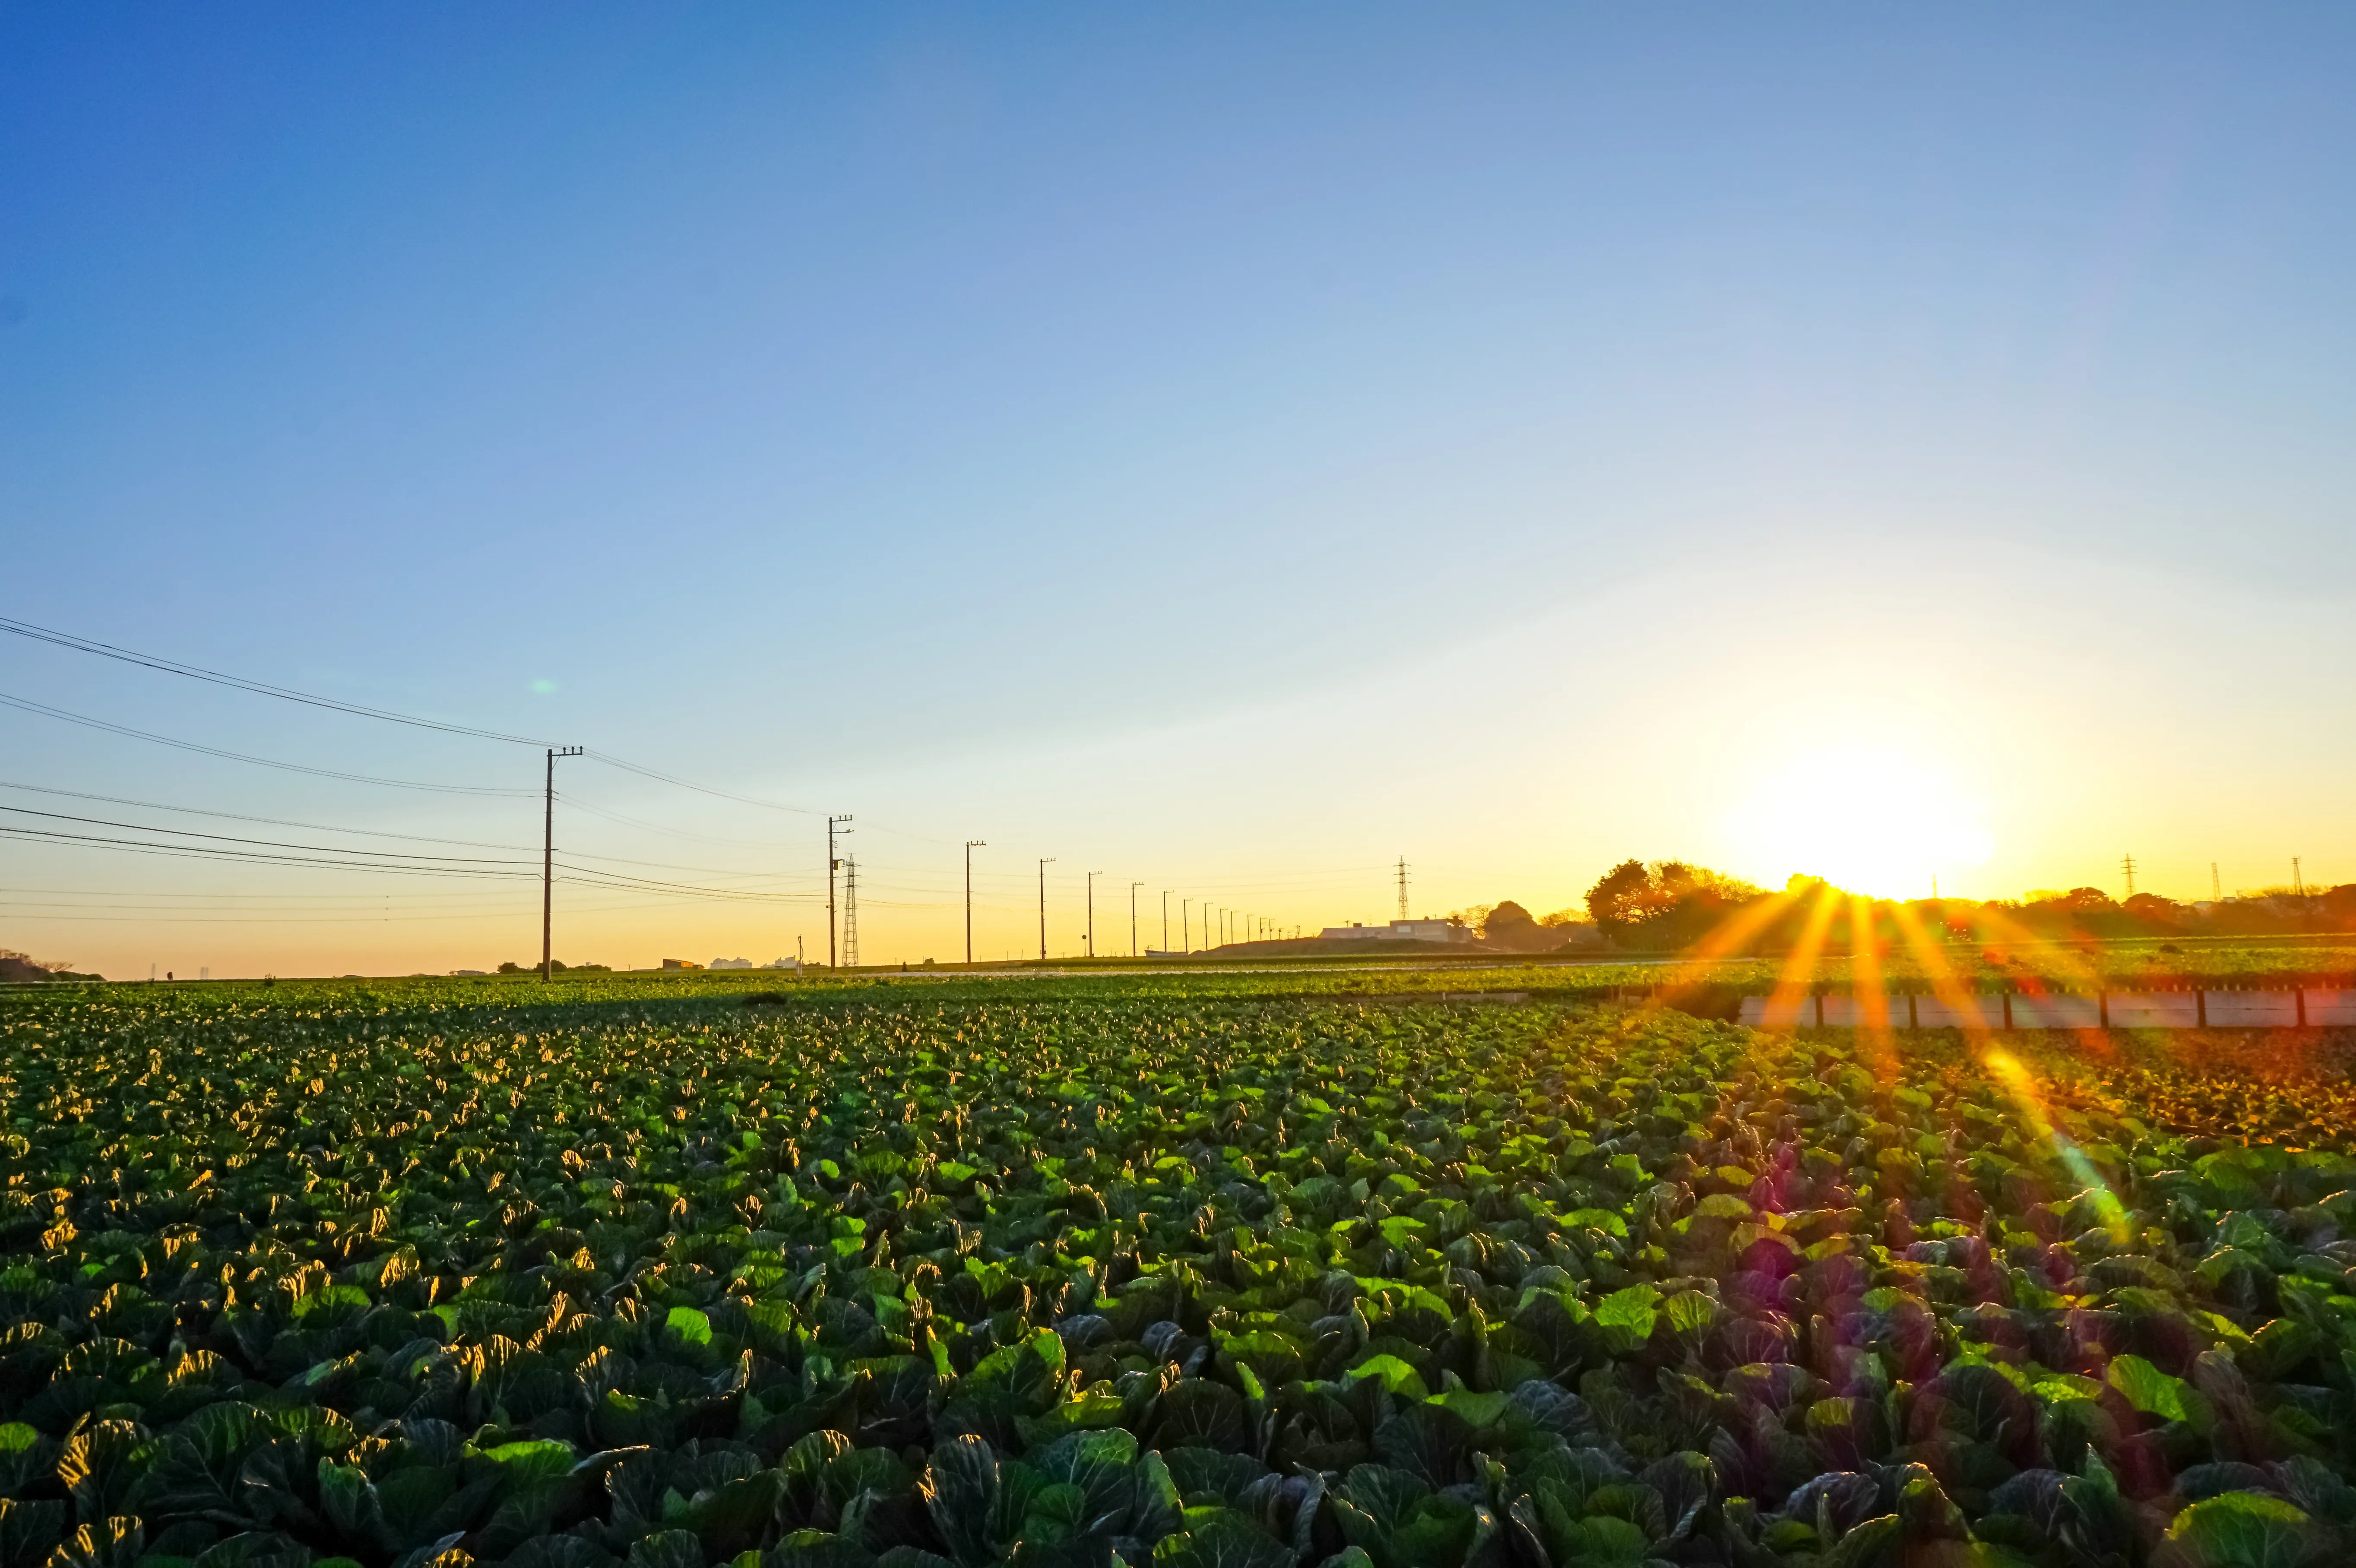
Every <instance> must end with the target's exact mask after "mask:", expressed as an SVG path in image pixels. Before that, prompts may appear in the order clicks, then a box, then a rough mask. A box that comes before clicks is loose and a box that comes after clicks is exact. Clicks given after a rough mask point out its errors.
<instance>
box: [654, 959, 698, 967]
mask: <svg viewBox="0 0 2356 1568" xmlns="http://www.w3.org/2000/svg"><path fill="white" fill-rule="evenodd" d="M662 966H663V967H664V968H666V969H701V968H702V967H703V965H701V964H698V963H695V962H693V961H691V960H690V959H686V958H666V959H664V960H663V961H662Z"/></svg>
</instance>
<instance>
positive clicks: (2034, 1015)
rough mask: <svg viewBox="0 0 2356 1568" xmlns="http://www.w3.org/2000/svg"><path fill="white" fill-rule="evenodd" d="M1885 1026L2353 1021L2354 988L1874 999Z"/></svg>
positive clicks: (1848, 1020) (1841, 1000) (1771, 1012)
mask: <svg viewBox="0 0 2356 1568" xmlns="http://www.w3.org/2000/svg"><path fill="white" fill-rule="evenodd" d="M1880 1002H1881V1007H1880V1008H1879V1010H1880V1011H1881V1012H1882V1014H1883V1016H1884V1017H1885V1018H1886V1019H1887V1021H1888V1024H1889V1027H1890V1028H1891V1029H1991V1030H1993V1029H2299V1028H2310V1029H2313V1028H2321V1027H2324V1026H2326V1025H2356V989H2351V988H2346V987H2322V986H2307V987H2289V988H2286V989H2283V990H2244V989H2226V988H2222V987H2220V988H2217V989H2213V990H2211V989H2194V990H2183V991H2104V992H2098V993H2095V994H2094V995H2092V996H2088V995H2083V994H2081V993H2075V992H2053V993H2048V994H2045V995H2031V994H2029V993H2026V992H2019V991H2011V992H2006V993H2003V994H2000V995H1968V996H1963V997H1957V998H1955V1000H1954V1002H1952V1003H1951V1002H1949V1001H1946V1000H1944V999H1942V998H1940V997H1935V996H1901V995H1895V994H1893V995H1890V996H1888V997H1882V998H1880ZM1873 1010H1875V1009H1872V1008H1869V1007H1868V1006H1866V1005H1865V1004H1864V1003H1863V1002H1861V1001H1860V999H1859V998H1858V997H1853V996H1849V995H1847V994H1846V993H1838V994H1821V993H1820V994H1817V995H1814V996H1810V995H1796V996H1774V997H1743V998H1742V1010H1741V1012H1740V1015H1739V1016H1740V1019H1741V1020H1742V1021H1743V1022H1744V1023H1747V1024H1754V1025H1757V1026H1758V1027H1760V1028H1762V1029H1796V1028H1801V1027H1804V1026H1811V1025H1813V1026H1818V1027H1823V1028H1827V1029H1855V1028H1857V1027H1858V1026H1859V1025H1860V1024H1863V1023H1866V1022H1868V1021H1869V1019H1868V1014H1869V1012H1871V1011H1873Z"/></svg>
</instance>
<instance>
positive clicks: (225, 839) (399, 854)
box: [0, 805, 531, 866]
mask: <svg viewBox="0 0 2356 1568" xmlns="http://www.w3.org/2000/svg"><path fill="white" fill-rule="evenodd" d="M0 811H5V812H7V813H9V814H10V815H11V816H39V817H45V818H47V819H48V820H49V821H52V822H79V823H81V824H83V825H85V826H87V827H120V828H123V829H125V830H127V831H129V832H133V833H168V834H170V835H171V836H172V837H176V838H209V839H213V840H215V841H217V842H220V843H223V844H258V845H262V846H264V847H266V848H273V849H302V850H305V851H308V852H310V853H313V854H320V855H365V856H368V857H369V858H370V859H389V860H434V861H451V862H455V863H457V864H462V865H469V866H529V865H530V864H531V862H530V861H529V860H493V859H486V858H485V857H483V856H480V855H422V854H419V853H417V852H416V851H414V850H410V849H339V848H336V847H334V846H332V845H320V844H289V843H286V842H284V840H281V839H276V838H240V837H235V836H233V835H230V834H227V833H198V831H196V830H195V829H194V828H190V827H149V826H148V825H147V824H146V823H144V822H113V821H110V820H108V819H107V818H105V817H101V816H69V815H67V814H66V813H64V812H62V811H35V810H34V809H33V808H32V807H30V806H27V805H0Z"/></svg>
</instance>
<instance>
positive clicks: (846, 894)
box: [842, 855, 859, 969]
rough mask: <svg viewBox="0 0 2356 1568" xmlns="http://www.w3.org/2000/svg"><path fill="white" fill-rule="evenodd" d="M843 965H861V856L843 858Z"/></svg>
mask: <svg viewBox="0 0 2356 1568" xmlns="http://www.w3.org/2000/svg"><path fill="white" fill-rule="evenodd" d="M842 966H843V967H844V968H846V969H856V968H858V967H859V857H858V856H856V855H845V856H844V857H843V858H842Z"/></svg>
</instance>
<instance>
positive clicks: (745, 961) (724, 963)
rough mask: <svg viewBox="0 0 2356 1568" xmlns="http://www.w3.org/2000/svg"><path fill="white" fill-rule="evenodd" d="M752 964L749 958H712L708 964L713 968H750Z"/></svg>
mask: <svg viewBox="0 0 2356 1568" xmlns="http://www.w3.org/2000/svg"><path fill="white" fill-rule="evenodd" d="M752 966H753V961H752V960H751V959H750V958H714V959H713V960H712V963H711V964H710V965H708V967H711V968H713V969H750V968H751V967H752Z"/></svg>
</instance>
